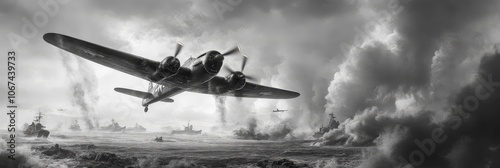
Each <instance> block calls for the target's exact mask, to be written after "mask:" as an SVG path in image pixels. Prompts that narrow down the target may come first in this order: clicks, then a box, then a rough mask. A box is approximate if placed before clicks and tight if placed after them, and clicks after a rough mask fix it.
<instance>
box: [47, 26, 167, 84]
mask: <svg viewBox="0 0 500 168" xmlns="http://www.w3.org/2000/svg"><path fill="white" fill-rule="evenodd" d="M43 39H44V40H45V41H47V42H48V43H50V44H52V45H54V46H56V47H59V48H61V49H63V50H66V51H68V52H71V53H73V54H75V55H78V56H80V57H82V58H85V59H88V60H90V61H93V62H96V63H98V64H101V65H104V66H107V67H110V68H113V69H116V70H118V71H121V72H124V73H127V74H130V75H133V76H136V77H139V78H142V79H145V80H148V81H150V80H149V79H148V78H147V76H148V75H151V74H152V73H153V72H154V71H155V70H156V68H157V67H158V64H159V63H158V62H157V61H153V60H149V59H147V58H143V57H139V56H135V55H132V54H128V53H124V52H121V51H118V50H113V49H110V48H107V47H103V46H100V45H97V44H93V43H90V42H86V41H83V40H79V39H76V38H73V37H69V36H65V35H62V34H56V33H47V34H45V35H43Z"/></svg>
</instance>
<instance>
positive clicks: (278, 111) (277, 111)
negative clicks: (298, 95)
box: [273, 109, 288, 113]
mask: <svg viewBox="0 0 500 168" xmlns="http://www.w3.org/2000/svg"><path fill="white" fill-rule="evenodd" d="M285 111H288V110H280V109H276V110H273V113H280V112H281V113H284V112H285Z"/></svg>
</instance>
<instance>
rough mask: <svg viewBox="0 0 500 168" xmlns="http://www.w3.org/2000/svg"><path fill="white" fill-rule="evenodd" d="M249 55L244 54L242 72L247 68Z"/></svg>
mask: <svg viewBox="0 0 500 168" xmlns="http://www.w3.org/2000/svg"><path fill="white" fill-rule="evenodd" d="M247 59H248V58H247V56H246V55H243V61H242V62H241V72H243V70H244V69H245V66H246V65H247Z"/></svg>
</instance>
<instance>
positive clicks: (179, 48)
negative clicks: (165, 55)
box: [174, 43, 182, 57]
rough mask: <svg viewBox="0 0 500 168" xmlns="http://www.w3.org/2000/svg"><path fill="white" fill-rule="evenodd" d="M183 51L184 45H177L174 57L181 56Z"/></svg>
mask: <svg viewBox="0 0 500 168" xmlns="http://www.w3.org/2000/svg"><path fill="white" fill-rule="evenodd" d="M181 50H182V44H181V43H177V46H176V47H175V54H174V57H177V55H179V53H180V52H181Z"/></svg>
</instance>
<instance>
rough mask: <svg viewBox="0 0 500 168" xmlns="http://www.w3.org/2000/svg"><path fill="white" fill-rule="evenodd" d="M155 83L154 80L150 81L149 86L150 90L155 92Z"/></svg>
mask: <svg viewBox="0 0 500 168" xmlns="http://www.w3.org/2000/svg"><path fill="white" fill-rule="evenodd" d="M154 90H155V89H154V85H153V82H149V87H148V92H149V93H151V94H153V91H154Z"/></svg>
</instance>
